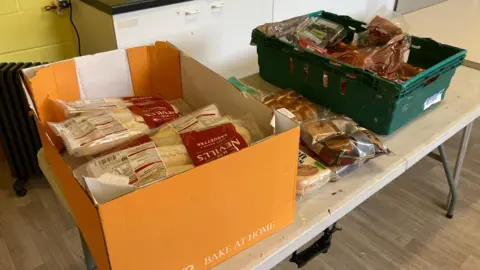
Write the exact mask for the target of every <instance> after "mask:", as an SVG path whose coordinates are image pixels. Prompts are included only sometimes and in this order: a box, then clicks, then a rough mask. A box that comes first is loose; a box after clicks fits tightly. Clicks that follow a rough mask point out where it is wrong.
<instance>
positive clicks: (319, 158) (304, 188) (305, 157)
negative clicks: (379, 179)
mask: <svg viewBox="0 0 480 270" xmlns="http://www.w3.org/2000/svg"><path fill="white" fill-rule="evenodd" d="M229 80H230V82H231V83H232V84H233V85H235V86H236V87H237V88H238V89H239V90H240V91H242V92H243V93H246V94H248V95H249V96H252V97H254V98H255V99H257V100H259V101H261V102H262V103H263V104H265V105H267V106H269V107H270V108H271V109H273V110H277V111H279V112H281V113H282V114H284V115H286V116H288V117H290V118H291V119H292V120H294V121H296V122H297V123H298V124H299V125H300V127H301V142H300V149H299V151H298V173H297V195H298V196H300V197H302V196H303V195H305V194H307V193H311V192H313V191H315V190H318V189H320V187H322V186H324V185H325V184H326V183H328V182H333V181H337V180H338V179H339V178H340V177H342V176H345V175H346V174H347V173H349V172H351V171H353V170H355V169H356V168H358V167H359V166H361V165H362V164H364V163H365V162H368V161H369V160H370V159H373V158H376V157H378V156H380V155H384V154H390V151H389V149H388V148H387V147H386V146H385V145H384V144H383V143H382V142H381V141H380V140H379V139H378V138H377V137H376V136H375V135H374V134H373V133H371V132H370V131H368V130H366V129H365V128H362V127H360V126H359V125H357V124H356V123H355V122H354V121H353V120H351V119H350V118H347V117H343V116H339V115H337V114H335V113H332V112H331V111H329V110H326V109H323V108H321V107H320V106H318V105H317V104H314V103H312V102H311V101H310V100H308V99H307V98H305V97H303V96H301V95H300V94H299V93H297V92H295V91H293V90H279V89H278V88H275V87H270V86H269V85H268V84H262V85H261V87H254V86H252V85H249V84H248V83H251V84H255V85H257V84H259V83H258V82H257V81H250V80H249V79H248V78H246V79H242V80H241V81H240V80H238V79H236V78H230V79H229ZM260 88H261V89H260Z"/></svg>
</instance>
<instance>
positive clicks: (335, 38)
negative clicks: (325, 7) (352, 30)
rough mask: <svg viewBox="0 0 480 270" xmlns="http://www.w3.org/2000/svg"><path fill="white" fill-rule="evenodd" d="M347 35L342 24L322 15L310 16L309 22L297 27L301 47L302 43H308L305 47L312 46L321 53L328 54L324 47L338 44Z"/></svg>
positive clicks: (311, 48)
mask: <svg viewBox="0 0 480 270" xmlns="http://www.w3.org/2000/svg"><path fill="white" fill-rule="evenodd" d="M346 36H347V31H346V29H345V28H344V27H343V26H342V25H340V24H338V23H335V22H332V21H329V20H327V19H324V18H321V17H310V18H308V20H307V23H303V24H302V25H300V26H299V28H298V29H297V40H298V41H299V45H300V47H302V46H301V45H302V44H307V47H306V48H305V47H304V48H305V49H309V48H310V50H313V51H318V53H320V54H326V50H322V49H323V48H326V47H330V46H334V45H336V44H337V43H338V42H340V41H342V40H343V39H344V38H345V37H346Z"/></svg>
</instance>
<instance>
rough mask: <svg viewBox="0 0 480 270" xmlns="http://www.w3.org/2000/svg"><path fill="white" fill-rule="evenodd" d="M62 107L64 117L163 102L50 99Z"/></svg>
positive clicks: (141, 97) (147, 97)
mask: <svg viewBox="0 0 480 270" xmlns="http://www.w3.org/2000/svg"><path fill="white" fill-rule="evenodd" d="M51 100H52V101H53V102H54V103H56V104H58V105H59V106H61V107H62V109H63V111H64V114H65V117H66V118H70V117H74V116H78V115H79V114H81V113H88V112H97V111H105V110H116V109H125V108H127V107H128V106H131V105H134V104H137V103H146V102H151V101H157V100H163V99H161V98H158V97H149V96H138V97H137V96H132V97H121V98H104V99H87V100H61V99H51Z"/></svg>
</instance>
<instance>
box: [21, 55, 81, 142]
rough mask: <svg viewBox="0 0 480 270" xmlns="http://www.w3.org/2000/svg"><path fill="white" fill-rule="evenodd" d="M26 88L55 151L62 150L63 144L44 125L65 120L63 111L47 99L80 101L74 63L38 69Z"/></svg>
mask: <svg viewBox="0 0 480 270" xmlns="http://www.w3.org/2000/svg"><path fill="white" fill-rule="evenodd" d="M28 86H29V89H30V90H31V91H30V92H31V93H30V94H31V96H32V99H33V101H34V102H35V105H36V108H37V113H38V115H39V117H40V120H41V122H42V124H43V127H44V128H45V129H46V130H47V132H48V134H49V136H50V138H51V140H52V142H53V143H54V145H55V146H56V147H57V149H61V148H63V142H62V141H61V139H60V137H58V136H55V134H54V133H53V132H52V131H51V130H50V128H49V127H48V126H47V125H46V123H47V122H60V121H63V120H65V115H64V113H63V110H62V109H61V108H59V107H58V106H57V105H56V104H55V103H54V102H52V101H51V100H50V99H49V98H53V99H63V100H78V99H80V88H79V86H78V79H77V72H76V68H75V61H73V60H69V61H65V62H59V63H55V64H52V65H50V66H48V67H43V68H40V69H39V70H38V71H37V73H36V74H35V76H34V77H33V78H32V79H30V80H29V81H28ZM33 89H35V90H33ZM59 89H69V91H62V92H60V91H59ZM52 108H54V109H52Z"/></svg>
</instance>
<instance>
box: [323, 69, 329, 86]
mask: <svg viewBox="0 0 480 270" xmlns="http://www.w3.org/2000/svg"><path fill="white" fill-rule="evenodd" d="M323 87H324V88H328V72H326V71H324V72H323Z"/></svg>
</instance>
